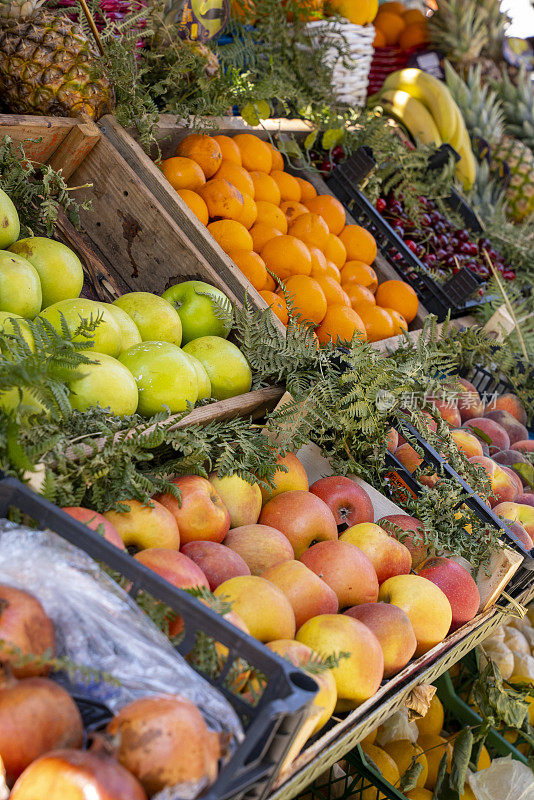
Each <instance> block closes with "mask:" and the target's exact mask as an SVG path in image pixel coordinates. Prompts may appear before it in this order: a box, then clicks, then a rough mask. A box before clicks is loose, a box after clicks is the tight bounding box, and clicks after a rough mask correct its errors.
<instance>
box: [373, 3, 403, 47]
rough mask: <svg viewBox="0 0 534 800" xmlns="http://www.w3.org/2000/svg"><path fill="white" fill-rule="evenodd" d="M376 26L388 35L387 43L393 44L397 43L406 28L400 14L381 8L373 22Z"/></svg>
mask: <svg viewBox="0 0 534 800" xmlns="http://www.w3.org/2000/svg"><path fill="white" fill-rule="evenodd" d="M373 25H374V26H375V28H378V30H380V31H382V33H383V34H384V36H385V37H386V44H387V45H389V46H392V45H394V44H397V42H398V41H399V37H400V35H401V33H402V32H403V30H404V28H405V23H404V20H403V18H402V17H401V16H400V14H394V13H393V12H391V11H382V10H380V11H379V12H378V14H377V15H376V18H375V21H374V22H373Z"/></svg>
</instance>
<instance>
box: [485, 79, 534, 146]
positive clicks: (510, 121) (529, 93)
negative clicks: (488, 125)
mask: <svg viewBox="0 0 534 800" xmlns="http://www.w3.org/2000/svg"><path fill="white" fill-rule="evenodd" d="M494 88H495V89H496V91H497V93H498V94H499V97H500V98H501V101H502V105H503V109H504V114H505V117H506V123H507V132H508V133H510V134H511V135H512V136H515V137H516V138H517V139H520V140H521V141H522V142H524V143H525V144H526V145H527V146H528V147H530V149H531V150H533V151H534V87H533V84H532V81H531V79H530V72H527V71H526V69H525V67H523V66H522V67H521V68H520V70H519V76H518V81H517V86H516V85H514V84H513V83H512V81H511V80H510V78H509V76H508V74H507V72H506V70H503V73H502V81H501V82H500V83H499V84H495V87H494Z"/></svg>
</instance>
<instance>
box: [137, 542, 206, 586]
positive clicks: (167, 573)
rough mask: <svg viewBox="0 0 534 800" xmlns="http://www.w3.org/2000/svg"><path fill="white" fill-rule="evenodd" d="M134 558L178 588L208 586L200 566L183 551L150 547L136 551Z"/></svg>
mask: <svg viewBox="0 0 534 800" xmlns="http://www.w3.org/2000/svg"><path fill="white" fill-rule="evenodd" d="M134 558H135V559H136V561H139V562H140V563H141V564H144V565H145V567H148V568H149V569H151V570H152V571H153V572H157V574H158V575H160V576H161V577H162V578H165V580H166V581H168V582H169V583H172V585H173V586H176V587H177V588H178V589H194V588H195V587H196V586H200V587H202V586H203V587H204V588H205V589H209V588H210V585H209V583H208V579H207V578H206V576H205V575H204V573H203V572H202V570H201V569H200V567H199V566H198V565H197V564H195V562H194V561H193V560H192V559H191V558H188V557H187V556H186V555H184V554H183V553H177V552H176V551H175V550H165V549H164V548H162V547H151V548H149V549H148V550H141V551H140V552H139V553H136V554H135V556H134Z"/></svg>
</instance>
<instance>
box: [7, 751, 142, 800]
mask: <svg viewBox="0 0 534 800" xmlns="http://www.w3.org/2000/svg"><path fill="white" fill-rule="evenodd" d="M89 798H91V800H147V796H146V794H145V792H144V790H143V787H142V786H141V784H140V783H139V781H138V780H137V779H136V778H134V776H133V775H130V773H129V772H128V771H127V770H126V769H124V767H121V765H120V764H118V763H117V762H116V761H115V760H114V759H113V758H110V757H109V756H106V755H103V754H100V753H99V754H96V753H90V752H87V750H54V751H53V752H51V753H47V755H45V756H41V758H38V759H37V760H36V761H34V762H33V764H30V766H29V767H28V768H27V769H26V770H25V771H24V772H23V773H22V775H21V776H20V778H19V779H18V781H17V782H16V784H15V786H14V787H13V791H12V792H11V795H10V800H89Z"/></svg>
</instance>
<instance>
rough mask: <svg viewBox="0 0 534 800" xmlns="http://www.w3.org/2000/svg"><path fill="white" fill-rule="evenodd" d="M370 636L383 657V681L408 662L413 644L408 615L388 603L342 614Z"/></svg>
mask: <svg viewBox="0 0 534 800" xmlns="http://www.w3.org/2000/svg"><path fill="white" fill-rule="evenodd" d="M345 614H347V615H348V616H349V617H352V618H353V619H357V620H359V621H360V622H363V624H364V625H367V627H368V628H369V629H370V630H371V631H372V632H373V633H374V635H375V636H376V638H377V639H378V641H379V642H380V647H381V648H382V653H383V654H384V678H391V676H392V675H396V674H397V672H400V671H401V669H402V668H403V667H405V666H406V664H407V663H408V661H409V660H410V659H411V658H412V656H413V654H414V653H415V648H416V647H417V640H416V638H415V633H414V631H413V628H412V623H411V622H410V619H409V617H408V615H407V614H406V613H405V612H404V611H403V610H402V608H399V607H398V606H394V605H391V604H389V603H364V604H363V605H361V606H354V607H353V608H349V609H347V611H345Z"/></svg>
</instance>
